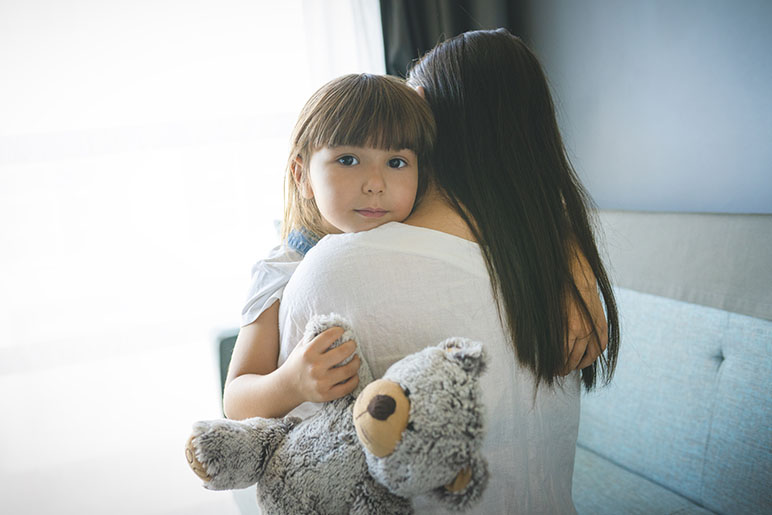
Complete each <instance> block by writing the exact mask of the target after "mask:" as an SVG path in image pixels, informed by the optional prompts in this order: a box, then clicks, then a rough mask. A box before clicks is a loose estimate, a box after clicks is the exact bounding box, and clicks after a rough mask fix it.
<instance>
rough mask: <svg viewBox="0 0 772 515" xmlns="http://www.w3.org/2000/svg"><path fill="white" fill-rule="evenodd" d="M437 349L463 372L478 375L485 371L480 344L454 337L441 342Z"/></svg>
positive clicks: (484, 361) (483, 354)
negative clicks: (452, 360)
mask: <svg viewBox="0 0 772 515" xmlns="http://www.w3.org/2000/svg"><path fill="white" fill-rule="evenodd" d="M439 347H440V348H441V349H443V350H445V351H446V352H447V353H448V355H449V356H450V357H452V358H453V359H454V360H456V361H458V362H459V364H460V365H461V368H463V369H464V370H466V371H468V372H472V373H474V374H478V375H479V374H481V373H482V372H483V371H484V370H485V366H486V359H485V351H484V349H483V345H482V343H480V342H476V341H473V340H469V339H468V338H458V337H454V338H448V339H447V340H445V341H443V342H442V343H440V344H439Z"/></svg>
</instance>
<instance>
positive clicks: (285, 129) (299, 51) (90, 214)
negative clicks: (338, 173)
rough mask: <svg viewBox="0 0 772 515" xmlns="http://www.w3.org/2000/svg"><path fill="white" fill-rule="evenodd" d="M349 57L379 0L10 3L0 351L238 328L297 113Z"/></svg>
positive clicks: (366, 46)
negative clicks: (187, 327) (182, 328)
mask: <svg viewBox="0 0 772 515" xmlns="http://www.w3.org/2000/svg"><path fill="white" fill-rule="evenodd" d="M354 71H369V72H374V73H382V72H383V49H382V42H381V36H380V19H379V13H378V2H377V1H365V2H361V1H354V0H349V1H334V0H327V1H320V0H294V1H283V2H255V1H238V0H227V1H214V0H210V1H202V2H187V1H182V0H177V1H164V2H158V1H148V0H145V1H136V0H134V1H131V2H129V1H119V2H115V1H112V2H94V1H86V0H70V1H68V2H54V1H48V2H45V1H43V2H41V1H37V2H34V1H32V2H30V1H21V0H19V1H16V2H3V3H2V4H1V5H0V113H2V115H0V245H1V247H2V250H1V251H0V277H2V279H1V282H0V348H7V347H17V346H20V345H44V346H46V347H47V349H48V350H47V351H46V352H45V353H43V354H44V355H46V356H52V354H51V353H53V355H57V356H58V352H57V351H56V350H55V349H54V348H52V347H59V346H68V347H70V346H71V345H75V346H76V347H81V348H83V347H84V346H88V345H89V343H88V341H89V339H90V338H92V339H91V340H90V341H92V342H94V343H95V344H96V346H97V347H98V348H99V349H104V348H105V346H109V345H110V344H111V340H115V339H116V338H117V339H119V340H121V341H120V343H119V346H121V347H124V346H125V345H131V346H136V345H143V341H144V339H143V338H141V336H142V335H146V334H147V333H148V331H162V332H163V331H165V330H168V327H169V326H173V325H176V324H194V325H195V331H203V330H208V329H210V328H216V327H219V326H228V325H232V324H235V323H236V322H237V320H238V318H237V316H238V312H239V303H240V302H241V300H242V296H243V293H244V288H245V286H246V280H247V278H248V276H247V274H248V270H249V264H250V261H252V260H254V259H256V258H257V257H258V256H260V255H261V254H262V253H263V252H264V251H265V250H267V249H268V248H270V246H272V245H273V243H274V241H275V230H274V225H273V221H274V220H275V219H277V218H280V217H281V188H282V186H281V180H282V173H283V166H284V163H285V161H286V155H285V152H286V148H287V141H288V137H289V132H290V130H291V126H292V123H293V121H294V118H295V116H296V113H297V112H298V111H299V109H300V107H301V106H302V104H303V102H305V100H306V98H307V97H308V96H309V95H310V93H311V92H312V91H313V90H314V89H316V88H317V87H318V86H320V85H321V84H322V83H323V82H325V81H326V80H329V79H330V78H332V77H335V76H337V75H340V74H343V73H350V72H354ZM118 328H120V331H118V332H119V333H120V334H115V332H116V331H115V330H116V329H118ZM165 328H166V329H165ZM129 335H130V336H129ZM135 337H136V338H135ZM97 340H98V343H96V342H97ZM153 345H155V343H153ZM91 350H95V349H91ZM67 353H69V350H68V351H67ZM40 359H50V358H45V357H42V356H41V355H40V353H37V352H35V353H34V361H38V360H40ZM0 361H4V360H0ZM3 366H6V367H7V366H10V365H0V368H1V367H3ZM15 366H19V365H15Z"/></svg>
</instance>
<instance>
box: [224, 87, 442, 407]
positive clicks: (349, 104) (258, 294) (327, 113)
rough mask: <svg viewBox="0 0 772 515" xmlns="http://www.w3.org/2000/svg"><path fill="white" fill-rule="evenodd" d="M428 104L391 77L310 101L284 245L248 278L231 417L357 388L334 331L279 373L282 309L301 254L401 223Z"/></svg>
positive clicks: (350, 346)
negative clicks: (337, 236)
mask: <svg viewBox="0 0 772 515" xmlns="http://www.w3.org/2000/svg"><path fill="white" fill-rule="evenodd" d="M434 136H435V126H434V119H433V117H432V114H431V111H430V109H429V106H428V104H427V103H426V101H424V100H423V99H422V98H421V97H420V96H419V95H418V94H417V93H416V92H415V91H413V90H412V89H411V88H409V87H408V86H407V85H405V83H404V82H403V81H402V80H400V79H397V78H395V77H389V76H375V75H366V74H363V75H346V76H343V77H340V78H337V79H334V80H333V81H331V82H329V83H327V84H326V85H324V86H323V87H322V88H321V89H319V90H318V91H317V92H316V93H314V95H313V96H312V97H311V98H310V99H309V100H308V102H307V103H306V105H305V106H304V108H303V110H302V111H301V113H300V116H299V118H298V121H297V123H296V125H295V129H294V131H293V135H292V149H291V151H290V157H289V161H288V164H287V172H286V181H285V197H286V198H285V212H284V225H283V229H282V238H283V243H282V245H280V246H279V247H276V248H275V249H273V251H272V252H271V253H270V255H269V257H268V259H265V260H262V261H258V262H257V263H256V264H255V265H254V267H253V270H252V286H251V289H250V293H249V298H248V300H247V303H246V306H245V307H244V310H243V312H242V328H241V331H240V332H239V336H238V339H237V341H236V346H235V348H234V351H233V357H232V358H231V363H230V368H229V370H228V377H227V379H226V387H225V395H224V399H223V402H224V408H225V413H226V415H227V416H228V417H229V418H233V419H244V418H249V417H255V416H260V417H265V418H271V417H281V416H284V415H286V414H287V413H288V412H289V411H290V410H292V409H293V408H295V407H296V406H298V405H300V404H301V403H303V402H306V401H311V402H323V401H328V400H332V399H337V398H339V397H342V396H344V395H346V394H348V393H349V392H351V391H352V390H353V389H354V388H356V386H357V384H358V376H357V371H358V369H359V359H358V357H356V356H355V357H354V358H353V359H352V360H351V361H349V362H348V363H347V364H345V365H343V366H339V367H336V365H338V364H340V363H341V362H343V361H345V360H346V359H347V358H349V356H351V354H352V353H353V352H354V348H355V343H354V342H347V343H346V344H344V345H341V346H340V347H337V348H335V349H332V350H329V351H328V348H329V346H330V344H331V343H332V342H334V341H335V340H336V339H337V338H338V337H339V336H340V335H341V334H342V330H341V329H340V328H334V329H330V330H328V331H325V332H324V333H322V334H320V335H319V336H317V337H316V338H314V339H313V340H312V341H311V342H308V344H307V345H299V346H298V347H297V348H296V351H295V352H293V353H292V354H291V355H290V356H289V358H288V359H287V361H285V362H284V363H283V364H282V365H281V366H280V367H277V360H278V356H279V322H278V309H279V301H280V300H281V297H282V293H283V291H284V286H285V285H286V284H287V282H288V281H289V278H290V277H291V275H292V273H293V272H294V271H295V268H296V267H297V265H298V263H299V262H300V260H302V259H303V256H304V255H305V254H306V252H308V250H310V249H311V247H313V246H314V244H315V243H316V242H317V241H318V240H319V239H320V238H321V237H323V236H324V235H326V234H334V233H342V232H359V231H366V230H368V229H372V228H374V227H378V226H380V225H382V224H385V223H387V222H395V221H396V222H399V221H402V220H404V219H405V218H407V216H408V215H409V214H410V212H411V211H412V209H413V204H414V202H415V200H416V197H417V196H418V195H420V194H421V192H422V191H423V190H424V189H425V187H426V183H425V180H424V179H423V178H422V177H423V174H419V171H418V166H419V164H423V163H424V162H425V160H426V159H427V157H428V154H429V152H430V151H431V147H432V144H433V142H434Z"/></svg>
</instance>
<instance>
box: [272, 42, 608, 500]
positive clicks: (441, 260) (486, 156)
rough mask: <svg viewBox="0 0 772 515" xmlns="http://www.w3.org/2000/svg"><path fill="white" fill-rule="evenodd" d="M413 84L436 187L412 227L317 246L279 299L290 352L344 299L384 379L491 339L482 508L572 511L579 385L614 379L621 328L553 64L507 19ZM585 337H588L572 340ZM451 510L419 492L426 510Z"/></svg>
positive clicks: (446, 55) (427, 67) (455, 48)
mask: <svg viewBox="0 0 772 515" xmlns="http://www.w3.org/2000/svg"><path fill="white" fill-rule="evenodd" d="M408 81H409V83H410V84H411V85H413V86H414V87H416V88H417V89H418V90H419V93H421V94H423V95H424V96H425V98H426V100H427V101H428V102H429V105H430V106H431V108H432V111H433V113H434V115H435V118H436V122H437V128H438V133H437V144H436V148H435V160H434V173H433V174H432V181H431V184H430V186H429V188H428V190H427V192H426V194H425V196H424V197H423V199H422V200H421V202H420V204H419V205H418V206H417V207H416V209H415V211H414V213H413V214H412V215H411V216H410V217H409V218H408V219H407V220H406V221H405V223H402V224H400V223H389V224H386V225H383V226H381V227H379V228H377V229H373V230H371V231H366V232H361V233H355V234H344V235H336V236H330V237H327V238H325V239H324V240H322V241H321V242H320V243H319V244H317V246H316V247H315V248H314V249H313V250H312V251H310V252H309V253H308V255H307V256H306V258H305V260H304V262H303V263H302V264H301V265H300V266H299V267H298V269H297V271H296V272H295V275H294V276H293V278H292V280H291V281H290V283H289V284H288V286H287V288H286V290H285V292H284V298H283V301H282V304H281V306H280V317H279V320H280V328H281V336H282V344H281V352H280V357H279V361H280V363H281V362H283V361H284V360H286V359H287V357H288V355H289V353H290V352H291V350H292V349H293V348H294V346H295V343H296V342H298V341H300V337H301V335H302V331H303V327H304V325H305V322H306V320H307V319H308V318H309V317H310V316H311V315H312V314H315V313H324V312H330V311H336V312H339V313H342V314H344V315H345V316H346V317H348V318H349V319H350V320H351V321H352V323H353V325H354V327H355V330H356V333H357V337H358V339H359V344H360V346H361V349H362V354H363V356H364V358H365V359H366V360H367V361H368V363H369V364H370V366H371V368H372V369H373V373H374V374H375V376H376V377H378V376H380V375H381V374H383V372H384V371H385V370H386V368H388V366H389V365H390V364H391V363H393V362H395V361H397V360H398V359H400V358H401V357H403V356H404V355H406V354H409V353H412V352H415V351H417V350H419V349H421V348H423V347H425V346H426V345H431V344H435V343H438V342H439V341H441V340H443V339H444V338H446V337H449V336H465V337H468V338H472V339H475V340H479V341H481V342H483V343H484V344H485V347H486V352H487V354H488V360H489V370H488V372H487V373H486V375H485V376H484V377H483V382H482V388H483V396H484V402H485V408H486V411H487V413H488V415H487V430H488V435H487V438H486V444H485V447H484V452H485V455H486V458H487V460H488V463H489V469H490V477H491V479H490V484H489V486H488V489H487V490H486V493H485V495H484V496H483V500H482V501H481V504H480V506H479V507H478V509H477V510H476V511H479V512H480V513H534V512H545V513H572V512H573V511H574V507H573V502H572V500H571V477H572V472H573V460H574V453H575V445H576V436H577V430H578V421H579V390H580V382H583V383H584V385H585V386H586V387H587V388H592V387H593V386H594V385H595V384H596V382H597V380H598V379H601V380H603V381H608V380H609V379H610V378H611V375H612V373H613V370H614V365H615V363H616V356H617V350H618V343H619V332H618V322H617V313H616V307H615V303H614V297H613V292H612V290H611V287H610V284H609V281H608V278H607V276H606V273H605V270H604V268H603V265H602V263H601V261H600V259H599V256H598V251H597V248H596V245H595V242H594V239H593V235H592V231H591V227H590V224H589V221H588V209H587V204H588V202H589V201H588V199H587V197H586V194H585V192H584V190H583V189H582V187H581V185H580V184H579V182H578V180H577V178H576V175H575V174H574V172H573V170H572V168H571V166H570V164H569V162H568V160H567V158H566V155H565V150H564V147H563V144H562V141H561V138H560V134H559V130H558V127H557V123H556V120H555V113H554V107H553V104H552V100H551V97H550V94H549V90H548V86H547V83H546V80H545V78H544V74H543V72H542V70H541V67H540V65H539V63H538V61H537V60H536V58H535V57H534V55H533V54H532V53H531V52H530V51H529V50H528V48H527V47H526V46H525V45H524V44H523V43H522V41H520V40H519V39H518V38H516V37H514V36H512V35H511V34H509V33H508V32H507V31H505V30H503V29H499V30H497V31H476V32H470V33H465V34H462V35H460V36H458V37H456V38H453V39H450V40H448V41H445V42H443V43H441V44H440V45H438V46H437V47H436V48H435V49H434V50H432V51H431V52H429V53H428V54H427V55H426V56H425V57H424V58H423V59H421V61H419V62H418V63H417V64H416V66H415V67H414V68H413V69H412V71H411V73H410V75H409V79H408ZM596 278H597V279H596ZM598 289H599V290H600V292H601V295H602V297H603V301H604V304H605V310H606V314H607V317H608V325H607V326H606V323H605V320H604V317H603V307H602V306H601V304H600V301H599V299H598V294H597V291H598ZM573 311H578V313H579V316H575V314H574V313H573ZM570 320H579V321H582V322H581V323H580V325H585V326H586V327H587V331H585V332H582V331H581V330H578V329H577V328H571V327H569V324H570V322H569V321H570ZM577 333H578V334H579V336H580V338H579V340H581V339H582V338H584V342H580V341H577V342H573V341H569V336H568V335H570V334H577ZM606 338H607V343H608V348H607V350H606V354H605V356H602V357H601V359H600V360H598V361H595V357H596V356H597V355H598V354H599V353H600V351H601V349H602V348H603V347H604V346H605V344H606ZM568 349H582V351H581V353H579V352H570V353H569V351H568ZM575 367H578V368H581V369H582V371H581V373H579V372H571V373H569V374H568V375H565V374H566V372H567V371H568V370H573V369H574V368H575ZM580 374H581V377H580ZM417 430H419V429H417ZM437 509H438V508H437V507H436V506H432V505H431V504H429V503H424V504H422V503H421V501H420V500H419V501H418V502H417V510H418V512H419V513H427V512H433V511H435V510H437Z"/></svg>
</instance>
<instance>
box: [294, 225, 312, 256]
mask: <svg viewBox="0 0 772 515" xmlns="http://www.w3.org/2000/svg"><path fill="white" fill-rule="evenodd" d="M318 241H319V238H317V237H316V236H315V235H314V234H311V233H310V232H309V231H307V230H305V229H293V230H292V231H290V233H289V235H288V236H287V246H288V247H289V248H291V249H292V250H294V251H295V252H297V253H298V254H301V255H303V256H305V255H306V252H308V251H309V250H311V248H312V247H313V246H314V245H316V243H317V242H318Z"/></svg>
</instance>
